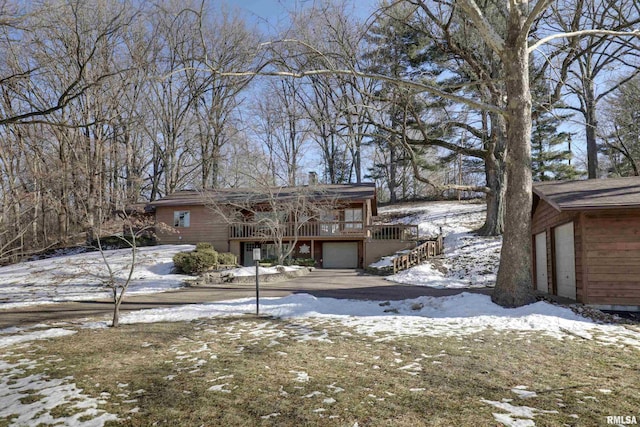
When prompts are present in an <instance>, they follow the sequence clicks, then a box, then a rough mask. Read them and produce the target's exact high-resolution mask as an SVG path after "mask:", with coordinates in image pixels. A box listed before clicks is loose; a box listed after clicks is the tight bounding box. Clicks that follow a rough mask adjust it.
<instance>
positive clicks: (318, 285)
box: [0, 269, 491, 329]
mask: <svg viewBox="0 0 640 427" xmlns="http://www.w3.org/2000/svg"><path fill="white" fill-rule="evenodd" d="M462 292H476V293H483V294H490V293H491V289H473V290H469V289H433V288H428V287H424V286H410V285H402V284H398V283H393V282H389V281H387V280H384V278H382V277H379V276H372V275H368V274H365V273H363V272H362V271H360V270H322V269H318V270H315V271H313V272H311V273H309V274H308V275H306V276H301V277H297V278H295V279H291V280H288V281H285V282H277V283H261V284H260V296H261V297H282V296H286V295H290V294H293V293H308V294H311V295H314V296H316V297H329V298H341V299H342V298H344V299H360V300H376V301H386V300H403V299H410V298H417V297H419V296H448V295H456V294H459V293H462ZM247 297H255V284H224V285H216V286H213V287H206V288H204V287H188V288H181V289H177V290H174V291H170V292H162V293H156V294H147V295H130V296H125V300H124V302H123V303H122V306H121V308H120V310H121V312H122V313H126V312H127V311H133V310H142V309H147V308H160V307H171V306H178V305H184V304H197V303H203V302H215V301H224V300H230V299H237V298H247ZM112 310H113V308H112V304H111V302H110V301H109V300H95V301H81V302H80V301H79V302H65V303H58V304H49V305H35V306H30V307H24V308H16V309H11V310H0V329H3V328H7V327H10V326H26V325H30V324H35V323H40V322H49V321H68V320H77V319H82V318H86V317H94V316H104V315H108V314H110V313H111V312H112Z"/></svg>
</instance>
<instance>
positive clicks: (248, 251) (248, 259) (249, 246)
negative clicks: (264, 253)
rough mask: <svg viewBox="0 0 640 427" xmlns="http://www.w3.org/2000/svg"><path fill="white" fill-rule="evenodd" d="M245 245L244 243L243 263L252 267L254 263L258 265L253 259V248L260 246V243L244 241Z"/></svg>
mask: <svg viewBox="0 0 640 427" xmlns="http://www.w3.org/2000/svg"><path fill="white" fill-rule="evenodd" d="M243 245H244V254H243V257H242V260H243V263H242V265H244V266H245V267H251V266H252V265H256V263H255V261H254V260H253V249H254V248H259V247H260V243H243Z"/></svg>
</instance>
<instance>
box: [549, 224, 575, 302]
mask: <svg viewBox="0 0 640 427" xmlns="http://www.w3.org/2000/svg"><path fill="white" fill-rule="evenodd" d="M553 237H554V241H555V262H556V284H557V286H558V295H559V296H561V297H566V298H571V299H576V256H575V251H574V246H573V222H570V223H568V224H564V225H561V226H559V227H556V228H555V229H554V235H553Z"/></svg>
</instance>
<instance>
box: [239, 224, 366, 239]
mask: <svg viewBox="0 0 640 427" xmlns="http://www.w3.org/2000/svg"><path fill="white" fill-rule="evenodd" d="M366 232H367V230H366V229H365V228H364V223H363V222H362V221H319V222H316V221H313V222H305V223H293V222H284V223H280V224H264V223H255V222H238V223H233V224H231V225H230V226H229V238H231V239H249V238H256V239H260V238H272V237H273V236H274V235H275V234H277V235H279V236H282V237H296V236H297V237H323V236H333V237H341V236H342V237H346V236H352V237H358V238H364V237H365V236H366Z"/></svg>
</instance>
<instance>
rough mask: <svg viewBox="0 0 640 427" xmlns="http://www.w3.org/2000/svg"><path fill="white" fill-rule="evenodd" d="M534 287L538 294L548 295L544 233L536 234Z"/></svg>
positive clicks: (545, 235)
mask: <svg viewBox="0 0 640 427" xmlns="http://www.w3.org/2000/svg"><path fill="white" fill-rule="evenodd" d="M536 286H537V288H538V290H539V291H540V292H544V293H549V280H548V279H547V233H546V232H542V233H538V234H536Z"/></svg>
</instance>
